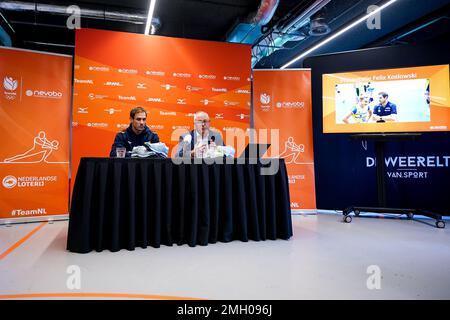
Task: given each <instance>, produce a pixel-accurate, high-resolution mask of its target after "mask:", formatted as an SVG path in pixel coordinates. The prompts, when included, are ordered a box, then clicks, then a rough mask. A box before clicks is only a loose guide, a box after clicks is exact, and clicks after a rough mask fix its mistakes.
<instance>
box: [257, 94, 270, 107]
mask: <svg viewBox="0 0 450 320" xmlns="http://www.w3.org/2000/svg"><path fill="white" fill-rule="evenodd" d="M259 100H260V101H261V103H262V104H269V103H270V96H269V95H268V94H267V93H261V96H260V97H259Z"/></svg>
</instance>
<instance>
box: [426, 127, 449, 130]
mask: <svg viewBox="0 0 450 320" xmlns="http://www.w3.org/2000/svg"><path fill="white" fill-rule="evenodd" d="M430 130H447V126H431V127H430Z"/></svg>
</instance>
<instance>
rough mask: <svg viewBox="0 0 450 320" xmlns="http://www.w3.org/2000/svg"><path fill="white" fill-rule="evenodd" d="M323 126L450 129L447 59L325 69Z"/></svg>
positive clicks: (337, 128) (331, 130)
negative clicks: (433, 62)
mask: <svg viewBox="0 0 450 320" xmlns="http://www.w3.org/2000/svg"><path fill="white" fill-rule="evenodd" d="M322 82H323V132H324V133H365V132H367V133H370V132H372V133H380V132H426V131H449V127H450V104H449V101H450V100H449V99H450V97H449V96H450V89H449V65H438V66H426V67H411V68H401V69H384V70H372V71H358V72H346V73H334V74H324V75H323V76H322Z"/></svg>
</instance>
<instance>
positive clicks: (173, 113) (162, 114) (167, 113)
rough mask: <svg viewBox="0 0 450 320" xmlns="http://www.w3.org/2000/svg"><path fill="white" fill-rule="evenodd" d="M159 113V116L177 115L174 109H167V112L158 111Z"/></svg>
mask: <svg viewBox="0 0 450 320" xmlns="http://www.w3.org/2000/svg"><path fill="white" fill-rule="evenodd" d="M159 114H160V115H161V116H176V115H177V113H176V112H175V111H169V112H164V111H160V112H159Z"/></svg>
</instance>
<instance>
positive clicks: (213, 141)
mask: <svg viewBox="0 0 450 320" xmlns="http://www.w3.org/2000/svg"><path fill="white" fill-rule="evenodd" d="M210 125H211V122H210V120H209V115H208V114H207V113H206V112H204V111H198V112H196V113H195V114H194V130H192V131H191V132H189V133H188V134H186V135H185V136H183V137H182V138H183V140H182V142H181V143H180V148H179V151H178V156H180V157H183V152H185V150H186V149H188V150H190V156H191V157H197V158H204V157H206V155H207V152H208V150H209V149H210V148H214V147H216V146H223V140H222V136H221V135H220V133H219V132H217V131H214V130H211V129H210ZM186 145H188V148H183V146H186Z"/></svg>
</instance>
